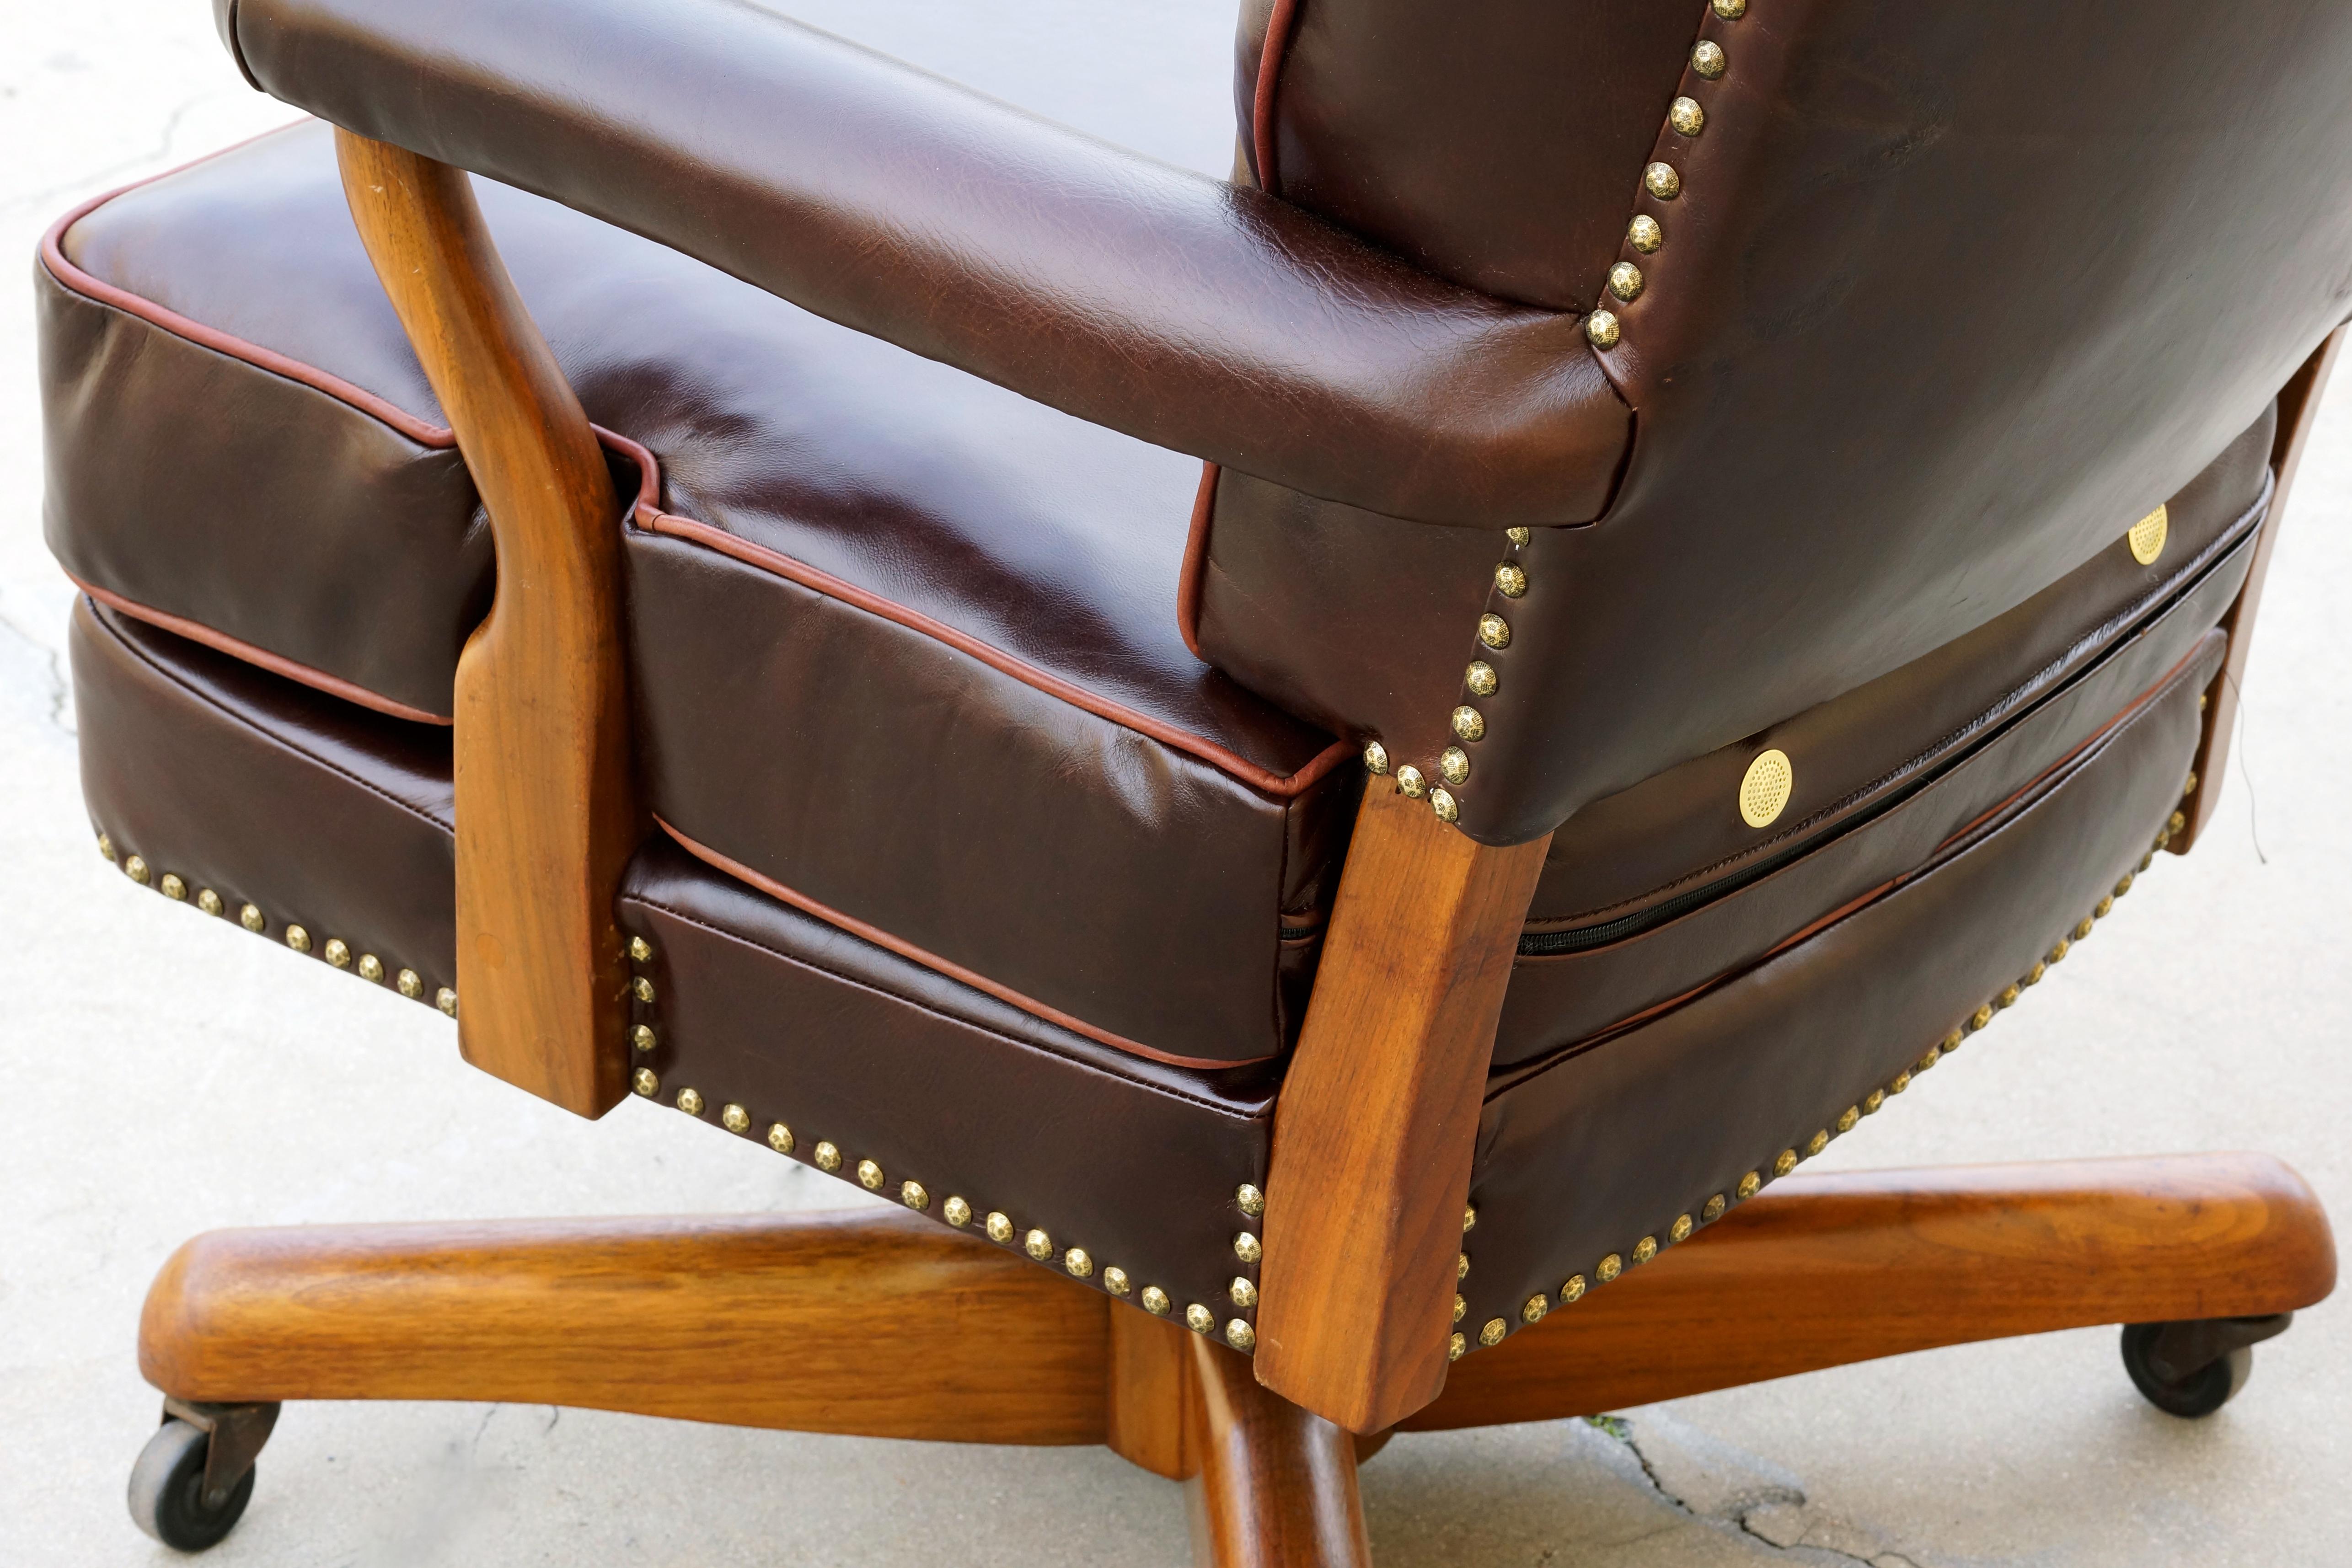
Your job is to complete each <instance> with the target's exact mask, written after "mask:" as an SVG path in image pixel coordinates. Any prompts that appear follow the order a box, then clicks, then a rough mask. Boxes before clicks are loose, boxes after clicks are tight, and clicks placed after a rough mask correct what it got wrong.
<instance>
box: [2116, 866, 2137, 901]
mask: <svg viewBox="0 0 2352 1568" xmlns="http://www.w3.org/2000/svg"><path fill="white" fill-rule="evenodd" d="M2134 875H2135V873H2131V872H2126V873H2124V874H2123V875H2122V877H2120V878H2119V879H2118V880H2117V881H2116V890H2115V894H2114V896H2115V897H2116V898H2121V897H2122V896H2123V895H2124V894H2127V893H2129V892H2130V891H2131V890H2132V882H2133V880H2134Z"/></svg>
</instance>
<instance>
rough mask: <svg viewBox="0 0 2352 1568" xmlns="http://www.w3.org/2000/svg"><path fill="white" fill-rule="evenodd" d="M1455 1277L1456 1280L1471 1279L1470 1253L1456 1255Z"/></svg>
mask: <svg viewBox="0 0 2352 1568" xmlns="http://www.w3.org/2000/svg"><path fill="white" fill-rule="evenodd" d="M1469 1277H1470V1254H1469V1253H1467V1252H1457V1253H1455V1254H1454V1278H1455V1279H1456V1280H1466V1279H1468V1278H1469Z"/></svg>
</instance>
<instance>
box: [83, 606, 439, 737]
mask: <svg viewBox="0 0 2352 1568" xmlns="http://www.w3.org/2000/svg"><path fill="white" fill-rule="evenodd" d="M66 576H67V578H68V579H69V580H71V581H72V583H73V585H74V586H75V587H76V588H79V589H80V590H81V591H83V592H84V593H87V594H89V596H90V597H91V598H92V599H95V600H97V601H99V602H100V604H103V605H105V606H106V607H107V608H108V609H109V610H111V611H113V612H116V613H117V614H120V615H128V616H129V617H131V619H132V620H133V621H143V622H146V623H147V624H148V625H150V626H160V627H162V628H163V630H164V631H166V632H176V633H178V634H179V635H180V636H183V637H185V638H186V639H188V641H190V642H191V643H203V644H204V645H205V647H207V648H210V649H212V650H213V651H214V652H215V653H226V654H227V655H228V656H229V657H231V658H233V659H242V660H243V661H245V662H246V663H247V664H257V665H259V666H260V667H261V668H263V669H265V670H268V672H269V673H270V674H274V675H283V676H285V677H286V678H287V679H288V680H289V681H299V682H300V683H301V684H302V685H306V686H309V687H310V688H311V689H312V690H314V691H321V692H324V693H326V694H327V695H329V696H331V697H341V698H342V699H343V700H344V701H345V702H347V703H357V704H358V705H359V706H362V707H364V708H373V709H374V710H375V711H376V712H377V713H380V714H386V715H389V716H392V717H394V718H404V719H407V720H408V721H409V722H410V723H412V724H437V725H440V726H443V727H447V726H448V724H449V723H450V720H449V719H447V718H446V717H445V716H442V715H440V714H437V713H427V712H426V711H425V709H423V708H421V707H410V706H408V705H407V704H406V703H403V702H394V701H393V700H392V698H390V697H382V696H378V695H375V693H373V692H372V691H370V690H368V689H367V688H366V687H365V686H358V685H352V683H351V682H349V681H347V680H344V679H343V678H342V677H341V676H340V675H331V674H327V672H326V671H324V670H314V669H312V668H311V667H310V665H308V664H296V663H295V662H294V661H293V660H291V659H289V658H285V657H282V656H281V655H279V654H277V653H271V652H270V651H269V650H268V649H267V648H257V647H255V646H254V645H253V644H252V643H247V642H244V641H241V640H240V639H238V638H236V637H232V636H230V635H229V634H228V633H227V632H215V631H214V630H213V629H212V628H211V627H209V626H205V625H202V624H199V623H198V622H194V621H189V620H185V619H184V618H182V617H180V616H177V615H173V614H169V613H167V612H164V611H161V610H156V609H152V608H151V607H150V606H148V605H144V604H141V603H139V602H137V601H133V600H129V599H125V598H123V597H122V595H121V594H119V593H110V592H108V591H106V590H105V589H103V588H100V587H99V586H98V585H97V584H96V583H90V582H84V581H83V580H81V579H80V578H78V577H75V576H74V574H73V573H71V572H68V573H66Z"/></svg>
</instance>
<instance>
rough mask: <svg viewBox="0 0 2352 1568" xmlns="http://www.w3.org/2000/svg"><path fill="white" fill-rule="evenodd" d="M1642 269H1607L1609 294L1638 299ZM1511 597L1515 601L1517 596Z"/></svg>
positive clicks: (1624, 265)
mask: <svg viewBox="0 0 2352 1568" xmlns="http://www.w3.org/2000/svg"><path fill="white" fill-rule="evenodd" d="M1642 281H1643V280H1642V269H1641V268H1640V267H1635V266H1634V265H1633V263H1632V262H1630V261H1621V262H1619V263H1618V264H1617V265H1616V266H1614V267H1611V268H1610V269H1609V292H1610V293H1612V294H1613V295H1615V296H1616V297H1617V298H1620V299H1623V300H1628V301H1631V300H1633V299H1636V298H1640V297H1641V293H1642ZM1504 591H1505V592H1506V593H1509V592H1510V590H1508V589H1505V590H1504ZM1526 591H1527V589H1526V587H1525V586H1524V585H1523V586H1522V587H1521V588H1520V590H1519V592H1520V593H1525V592H1526ZM1511 596H1512V597H1513V598H1514V599H1516V598H1517V597H1518V594H1512V595H1511Z"/></svg>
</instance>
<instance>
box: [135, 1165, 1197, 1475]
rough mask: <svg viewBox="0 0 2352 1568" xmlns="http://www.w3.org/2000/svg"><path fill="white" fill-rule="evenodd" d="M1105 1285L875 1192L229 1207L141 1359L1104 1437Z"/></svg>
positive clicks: (310, 1392) (216, 1389)
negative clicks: (1063, 1275) (838, 1200)
mask: <svg viewBox="0 0 2352 1568" xmlns="http://www.w3.org/2000/svg"><path fill="white" fill-rule="evenodd" d="M1107 1310H1108V1302H1107V1301H1105V1299H1104V1298H1103V1297H1101V1296H1099V1295H1097V1294H1096V1293H1094V1292H1093V1291H1086V1290H1082V1289H1078V1288H1076V1287H1074V1286H1073V1285H1072V1284H1070V1283H1069V1282H1068V1281H1059V1280H1056V1279H1055V1277H1054V1276H1052V1275H1050V1274H1048V1273H1046V1272H1045V1270H1042V1269H1039V1268H1036V1267H1035V1266H1034V1265H1033V1264H1030V1263H1029V1262H1027V1261H1026V1260H1022V1259H1018V1258H1014V1257H1013V1256H1010V1255H1009V1254H1006V1253H1003V1252H1001V1251H998V1250H997V1249H994V1248H992V1247H990V1246H988V1245H986V1244H985V1243H982V1242H978V1241H974V1240H971V1239H968V1238H965V1237H961V1236H958V1235H956V1234H955V1233H953V1232H951V1231H948V1230H946V1229H944V1228H941V1227H940V1226H939V1225H937V1224H935V1223H933V1222H931V1221H929V1220H924V1219H919V1218H916V1217H915V1216H913V1215H910V1214H907V1215H901V1214H891V1213H887V1212H879V1211H852V1212H848V1213H832V1214H795V1215H778V1216H772V1217H765V1218H745V1219H702V1218H695V1219H677V1218H651V1219H593V1220H523V1221H508V1222H502V1223H499V1224H484V1225H372V1226H349V1227H323V1226H321V1227H310V1226H305V1227H300V1228H288V1229H273V1230H225V1231H215V1232H214V1233H213V1234H211V1235H207V1236H200V1237H198V1238H196V1239H194V1240H193V1241H191V1242H189V1243H188V1244H187V1245H186V1246H184V1247H183V1248H181V1249H180V1250H179V1251H178V1252H177V1253H175V1254H173V1258H172V1260H171V1261H170V1262H168V1263H166V1264H165V1265H164V1267H163V1272H162V1273H161V1274H160V1275H158V1276H157V1277H156V1280H155V1283H154V1285H153V1287H152V1289H151V1290H150V1291H148V1294H147V1305H146V1310H145V1312H143V1313H142V1317H141V1320H140V1325H139V1369H140V1371H141V1372H142V1373H144V1374H145V1375H146V1377H147V1380H148V1381H149V1382H150V1383H152V1384H154V1385H156V1386H157V1387H158V1388H161V1389H162V1390H163V1392H164V1393H166V1394H168V1395H171V1396H174V1397H177V1398H181V1399H192V1400H205V1401H214V1402H219V1403H251V1402H258V1401H267V1400H287V1399H467V1400H475V1399H480V1400H505V1401H512V1402H516V1403H521V1404H545V1405H572V1406H585V1407H588V1408H591V1409H599V1410H625V1411H633V1412H635V1413H638V1414H641V1415H646V1416H678V1417H682V1418H685V1419H689V1420H698V1421H718V1422H725V1423H730V1424H732V1425H737V1426H745V1427H788V1428H792V1429H793V1430H797V1431H804V1432H840V1433H856V1434H862V1435H866V1436H869V1437H930V1438H943V1439H957V1440H962V1441H968V1442H976V1443H1033V1444H1056V1443H1099V1442H1102V1441H1103V1440H1104V1434H1105V1426H1104V1408H1105V1400H1104V1393H1103V1390H1104V1378H1105V1375H1106V1371H1107V1346H1108V1330H1107V1328H1106V1326H1105V1317H1106V1313H1107ZM1179 1332H1181V1331H1179Z"/></svg>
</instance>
